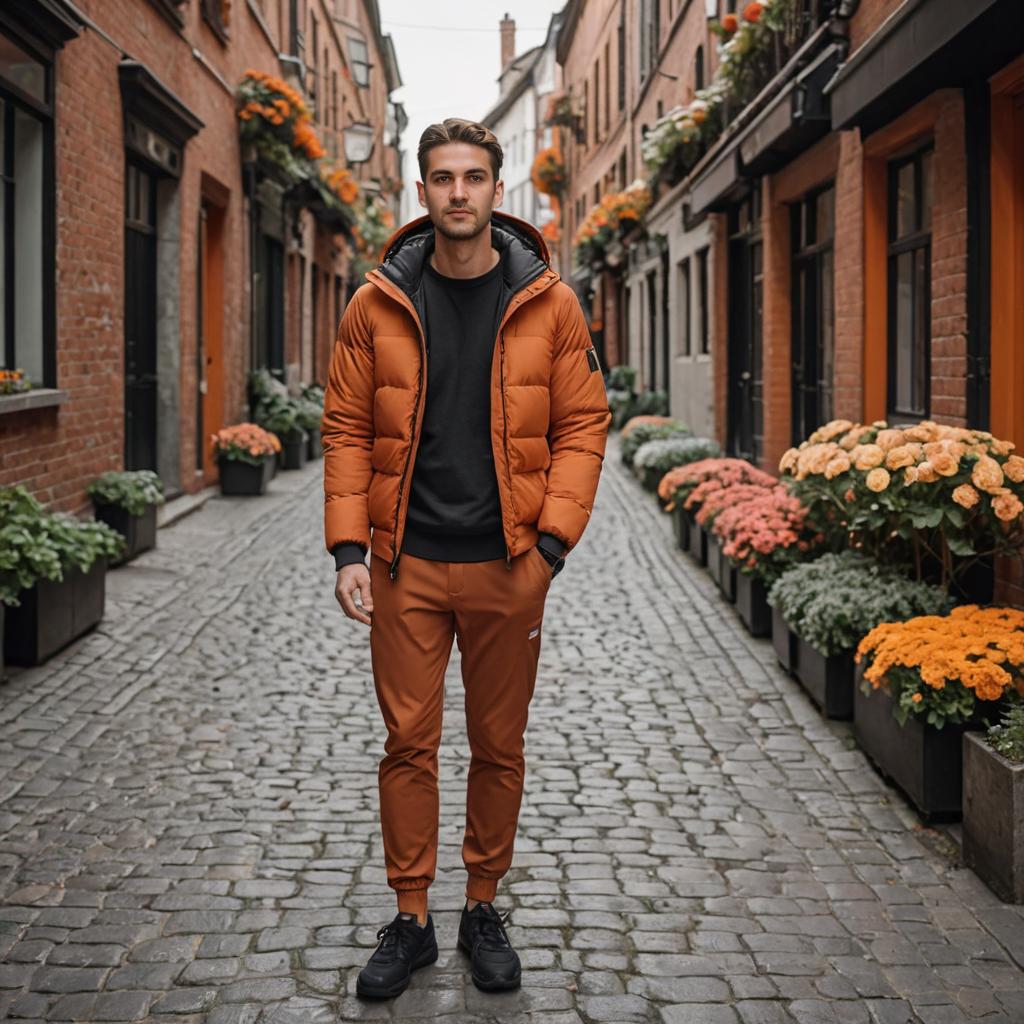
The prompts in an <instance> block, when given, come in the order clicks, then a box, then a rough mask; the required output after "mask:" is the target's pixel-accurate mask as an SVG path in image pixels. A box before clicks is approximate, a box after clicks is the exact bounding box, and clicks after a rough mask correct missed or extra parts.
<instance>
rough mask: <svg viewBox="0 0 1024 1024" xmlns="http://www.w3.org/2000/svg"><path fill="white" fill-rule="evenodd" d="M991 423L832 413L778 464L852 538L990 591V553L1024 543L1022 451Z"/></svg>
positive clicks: (926, 573)
mask: <svg viewBox="0 0 1024 1024" xmlns="http://www.w3.org/2000/svg"><path fill="white" fill-rule="evenodd" d="M1013 447H1014V446H1013V444H1012V443H1010V442H1008V441H1001V440H999V439H998V438H995V437H993V436H992V435H991V434H990V433H988V432H987V431H980V430H967V429H965V428H962V427H950V426H944V425H942V424H938V423H934V422H933V421H931V420H924V421H922V422H920V423H917V424H914V425H912V426H907V427H900V428H890V427H888V426H887V425H886V424H885V423H884V422H881V421H879V422H876V423H872V424H870V425H867V426H865V425H863V424H853V423H850V421H849V420H835V421H833V422H832V423H829V424H826V425H825V426H824V427H822V428H820V430H818V431H816V432H815V433H814V434H812V435H811V437H810V438H808V440H807V441H805V442H804V443H803V444H801V445H800V447H799V448H792V449H790V450H789V451H788V452H786V454H785V455H783V457H782V460H781V462H780V464H779V468H780V471H781V472H782V473H783V474H784V476H786V477H788V478H789V479H790V480H791V481H792V485H793V488H794V491H795V493H797V494H798V495H799V496H800V497H801V499H802V500H803V501H804V503H805V504H806V505H807V506H808V507H809V508H812V509H815V510H818V509H820V511H821V518H822V521H823V522H825V523H827V524H831V528H832V529H833V530H834V531H835V532H836V534H837V535H839V536H841V537H842V539H843V540H844V541H845V540H848V541H849V542H850V543H851V544H852V545H853V546H855V547H857V548H859V549H861V550H863V551H865V552H867V553H870V554H872V555H874V556H875V557H876V558H880V559H884V561H886V562H887V563H888V564H893V565H894V564H899V565H901V566H903V567H905V569H906V571H907V572H908V573H910V574H912V575H913V576H914V578H915V579H920V580H927V581H929V582H935V583H938V584H939V585H940V586H942V587H944V588H946V589H948V590H949V591H950V592H951V593H952V594H953V596H954V597H955V598H957V599H958V600H961V601H964V600H966V601H970V602H972V603H986V602H988V601H990V600H991V598H992V572H991V567H992V564H993V559H995V558H997V557H999V556H1001V555H1006V554H1016V555H1018V556H1019V554H1020V552H1021V549H1022V546H1024V458H1022V457H1021V456H1019V455H1014V454H1012V452H1013Z"/></svg>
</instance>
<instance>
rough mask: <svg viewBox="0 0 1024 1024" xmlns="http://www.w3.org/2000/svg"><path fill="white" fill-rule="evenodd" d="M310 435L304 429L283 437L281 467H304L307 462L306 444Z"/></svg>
mask: <svg viewBox="0 0 1024 1024" xmlns="http://www.w3.org/2000/svg"><path fill="white" fill-rule="evenodd" d="M308 437H309V435H308V434H307V433H306V432H305V431H304V430H302V431H298V432H296V433H295V434H288V435H286V436H285V437H282V438H281V468H282V469H302V467H303V466H304V465H305V464H306V445H307V444H308Z"/></svg>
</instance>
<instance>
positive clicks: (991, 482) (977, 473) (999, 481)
mask: <svg viewBox="0 0 1024 1024" xmlns="http://www.w3.org/2000/svg"><path fill="white" fill-rule="evenodd" d="M971 480H972V482H973V483H974V486H975V487H977V488H978V490H980V491H991V490H992V489H993V488H994V487H1002V486H1003V471H1002V469H1001V468H1000V466H999V463H998V462H996V460H995V459H993V458H992V457H991V456H989V455H983V456H982V457H981V458H980V459H978V461H977V462H976V463H975V464H974V470H973V471H972V472H971Z"/></svg>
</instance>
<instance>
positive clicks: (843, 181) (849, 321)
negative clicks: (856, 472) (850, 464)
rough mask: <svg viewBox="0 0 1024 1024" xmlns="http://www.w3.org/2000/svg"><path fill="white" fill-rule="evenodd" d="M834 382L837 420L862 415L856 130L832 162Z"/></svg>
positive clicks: (860, 197)
mask: <svg viewBox="0 0 1024 1024" xmlns="http://www.w3.org/2000/svg"><path fill="white" fill-rule="evenodd" d="M834 251H835V264H834V272H835V345H836V347H835V367H836V369H835V381H834V390H833V410H834V412H835V415H836V418H837V419H849V420H860V419H862V418H863V416H864V173H863V153H862V151H861V145H860V133H859V132H857V131H850V132H842V133H841V135H840V138H839V159H838V164H837V167H836V233H835V250H834Z"/></svg>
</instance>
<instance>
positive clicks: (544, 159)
mask: <svg viewBox="0 0 1024 1024" xmlns="http://www.w3.org/2000/svg"><path fill="white" fill-rule="evenodd" d="M530 179H531V180H532V182H533V187H534V188H535V189H536V190H537V191H538V192H542V193H544V195H549V196H557V195H560V194H561V193H562V192H564V191H565V186H566V173H565V164H564V163H562V159H561V157H560V156H559V155H558V151H557V150H556V149H555V148H554V147H551V146H549V147H548V148H547V149H541V150H539V151H538V153H537V155H536V157H534V160H533V168H532V170H531V171H530Z"/></svg>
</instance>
